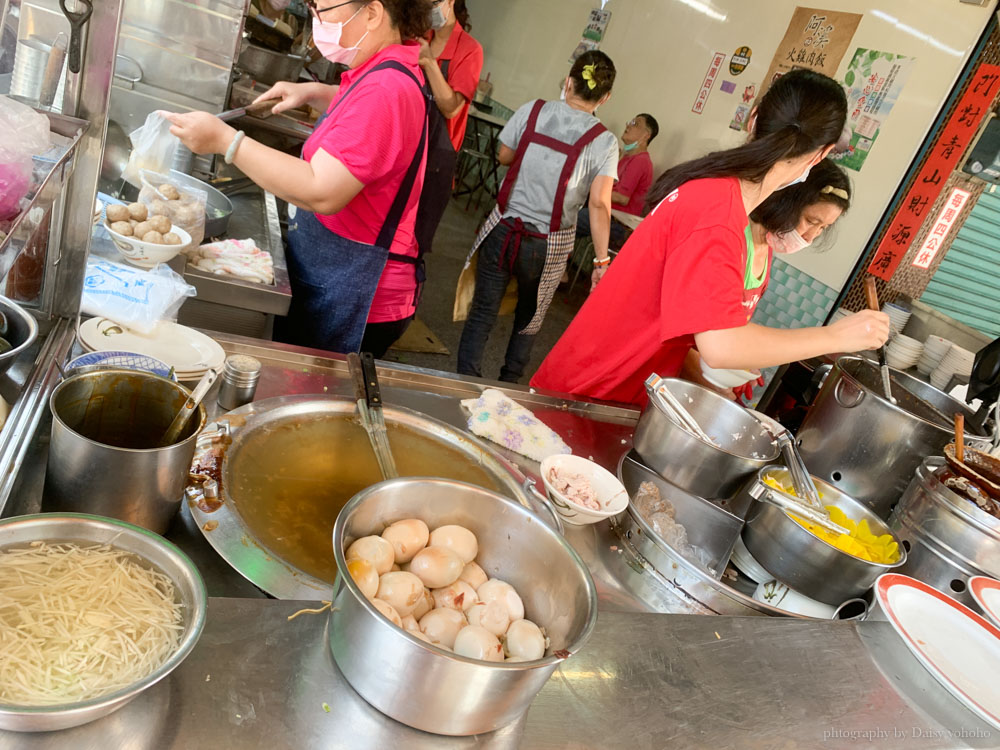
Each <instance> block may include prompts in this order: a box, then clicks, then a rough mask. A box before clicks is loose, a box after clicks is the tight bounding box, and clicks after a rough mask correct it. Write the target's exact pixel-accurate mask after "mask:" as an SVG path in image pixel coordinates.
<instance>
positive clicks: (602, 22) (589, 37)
mask: <svg viewBox="0 0 1000 750" xmlns="http://www.w3.org/2000/svg"><path fill="white" fill-rule="evenodd" d="M610 20H611V11H610V10H604V9H603V6H602V7H601V8H600V9H598V8H593V9H591V11H590V16H589V17H588V18H587V26H586V28H584V30H583V34H582V35H581V39H580V43H579V44H578V45H576V49H575V50H573V54H572V55H570V56H569V62H570V65H572V64H573V63H575V62H576V60H577V58H578V57H580V55H582V54H583V53H584V52H590V51H591V50H595V49H599V48H600V46H601V42H602V41H603V40H604V33H605V32H606V31H607V30H608V22H609V21H610Z"/></svg>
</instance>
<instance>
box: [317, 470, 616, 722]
mask: <svg viewBox="0 0 1000 750" xmlns="http://www.w3.org/2000/svg"><path fill="white" fill-rule="evenodd" d="M333 553H334V558H335V559H336V563H337V568H338V571H339V574H338V578H337V584H336V586H335V589H334V599H333V607H332V609H331V612H330V627H329V639H330V650H331V652H332V654H333V658H334V660H335V661H336V662H337V666H338V667H339V668H340V671H341V672H342V673H343V675H344V677H345V678H346V679H347V681H348V682H349V683H350V684H351V686H352V687H353V688H354V689H355V690H356V691H357V692H358V693H359V694H360V695H361V696H362V697H363V698H364V699H365V700H366V701H368V703H370V704H371V705H372V706H374V707H375V708H377V709H378V710H379V711H381V712H382V713H384V714H386V715H387V716H390V717H391V718H393V719H395V720H396V721H399V722H402V723H403V724H406V725H408V726H411V727H414V728H416V729H421V730H423V731H425V732H433V733H435V734H443V735H453V736H464V735H473V734H480V733H482V732H490V731H493V730H495V729H499V728H500V727H503V726H506V725H507V724H510V723H511V722H513V721H514V720H516V719H517V718H518V717H519V716H521V715H522V714H523V713H524V712H525V711H526V710H527V709H528V706H529V705H530V704H531V701H532V700H533V699H534V697H535V695H537V693H538V691H539V690H541V689H542V686H543V685H544V684H545V682H546V681H547V680H548V679H549V677H550V675H551V674H552V672H554V671H555V669H556V667H557V666H558V665H559V663H560V662H562V661H563V660H565V659H568V658H570V657H571V656H572V655H573V654H574V653H576V652H577V651H579V650H580V649H581V648H582V647H583V646H584V644H585V643H586V642H587V640H588V639H589V638H590V635H591V632H592V631H593V629H594V626H595V624H596V622H597V591H596V589H595V588H594V582H593V579H592V578H591V576H590V572H589V571H588V570H587V566H586V565H585V564H584V563H583V561H582V560H581V559H580V557H579V555H577V553H576V552H575V551H574V550H573V548H572V547H571V546H570V545H569V544H568V543H567V542H566V540H565V539H563V538H562V537H561V536H560V535H559V534H558V533H557V532H555V531H553V530H552V529H551V528H550V527H548V526H547V525H546V524H545V523H544V522H543V521H542V520H541V519H539V518H538V517H537V516H535V515H533V514H532V513H531V511H529V510H528V509H526V508H525V507H523V506H522V505H520V504H518V503H517V502H516V501H514V500H511V499H509V498H506V497H503V496H502V495H499V494H497V493H495V492H491V491H489V490H485V489H482V488H480V487H476V486H473V485H470V484H465V483H462V482H456V481H452V480H447V479H424V478H405V479H394V480H390V481H386V482H382V483H380V484H376V485H374V486H372V487H369V488H368V489H366V490H364V491H362V492H360V493H358V494H357V495H355V496H354V497H353V498H352V499H351V500H350V501H349V502H348V503H347V505H345V506H344V509H343V510H342V511H341V513H340V515H339V516H338V518H337V522H336V524H335V526H334V529H333Z"/></svg>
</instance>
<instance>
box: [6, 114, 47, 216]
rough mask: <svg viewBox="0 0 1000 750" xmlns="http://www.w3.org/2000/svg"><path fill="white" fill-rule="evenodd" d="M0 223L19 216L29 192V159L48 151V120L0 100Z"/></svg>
mask: <svg viewBox="0 0 1000 750" xmlns="http://www.w3.org/2000/svg"><path fill="white" fill-rule="evenodd" d="M0 133H3V134H4V135H3V138H2V139H0V220H3V219H10V218H12V217H14V216H17V215H18V214H19V213H20V212H21V199H22V198H23V197H24V196H25V195H27V194H28V191H29V190H31V171H32V166H33V165H32V160H31V157H32V156H34V155H35V154H42V153H44V152H46V151H48V150H49V147H50V146H51V145H52V142H51V139H50V137H49V118H47V117H46V116H45V115H43V114H41V113H39V112H36V111H35V110H33V109H32V108H31V107H29V106H27V105H25V104H21V103H20V102H18V101H14V100H13V99H10V98H8V97H6V96H0Z"/></svg>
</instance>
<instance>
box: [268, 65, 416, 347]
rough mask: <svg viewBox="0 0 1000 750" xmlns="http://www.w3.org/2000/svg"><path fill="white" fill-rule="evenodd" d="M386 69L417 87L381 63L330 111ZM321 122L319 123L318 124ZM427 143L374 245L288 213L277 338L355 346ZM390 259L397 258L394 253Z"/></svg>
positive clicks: (300, 212) (306, 214)
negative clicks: (287, 294) (283, 302)
mask: <svg viewBox="0 0 1000 750" xmlns="http://www.w3.org/2000/svg"><path fill="white" fill-rule="evenodd" d="M387 68H393V69H395V70H399V71H401V72H403V73H405V74H406V75H408V76H409V77H410V78H412V79H413V80H414V81H415V82H416V83H417V85H420V82H419V81H418V80H417V79H416V78H415V77H414V76H413V74H412V73H411V72H410V71H409V70H407V69H406V68H405V67H403V66H402V65H400V64H399V63H397V62H395V61H388V62H384V63H380V64H379V65H376V66H375V67H374V68H372V69H371V70H370V71H368V72H367V73H366V74H365V75H364V76H362V77H361V78H360V79H358V81H357V82H356V83H355V84H354V86H352V87H351V88H350V89H349V90H348V92H347V93H346V94H345V95H344V96H342V97H341V98H340V99H339V100H338V101H337V104H336V105H335V106H334V109H336V107H337V106H339V105H340V104H341V103H342V102H343V101H344V100H345V99H347V97H348V96H350V93H351V91H353V90H354V89H355V88H356V87H357V85H358V84H360V83H361V81H362V80H364V78H365V77H367V76H368V75H370V74H372V73H374V72H375V71H377V70H384V69H387ZM330 112H331V113H332V112H333V110H332V109H331V110H330ZM324 119H325V117H324ZM321 122H322V120H320V121H319V122H317V123H316V127H319V125H320V123H321ZM426 144H427V131H426V128H425V129H424V132H423V133H422V134H421V138H420V145H419V146H418V147H417V151H416V154H415V155H414V157H413V162H412V163H411V164H410V167H409V169H408V170H407V172H406V175H405V176H404V177H403V181H402V183H401V184H400V188H399V193H398V195H397V196H396V199H395V200H394V201H393V204H392V207H391V208H390V209H389V213H388V215H387V216H386V218H385V223H384V225H383V226H382V229H381V231H380V232H379V235H378V237H377V238H376V240H375V244H373V245H366V244H364V243H362V242H356V241H355V240H349V239H347V238H345V237H341V236H340V235H338V234H336V233H334V232H332V231H331V230H329V229H327V228H326V227H325V226H323V224H321V223H320V221H319V219H317V218H316V214H314V213H313V212H311V211H306V210H304V209H301V208H297V209H295V213H294V215H293V214H291V211H290V212H289V226H288V253H287V263H288V276H289V281H290V283H291V287H292V302H291V305H290V306H289V309H288V315H287V316H286V317H285V318H284V319H281V318H279V319H277V320H276V321H275V326H274V330H275V339H276V340H278V341H282V342H284V343H286V344H296V345H298V346H308V347H311V348H313V349H324V350H326V351H332V352H338V353H340V354H348V353H350V352H356V351H358V350H359V348H360V347H361V339H362V337H363V336H364V332H365V323H366V322H367V320H368V312H369V310H370V309H371V306H372V300H373V299H374V298H375V290H376V289H377V288H378V282H379V279H380V278H381V276H382V271H383V269H384V268H385V264H386V261H387V260H388V259H389V257H390V253H389V248H390V247H391V245H392V241H393V238H394V237H395V236H396V230H397V229H398V227H399V222H400V220H401V219H402V216H403V213H404V211H405V209H406V206H407V204H408V203H409V198H410V194H411V192H412V190H413V186H414V184H415V181H416V177H417V174H418V173H419V171H420V167H421V166H422V165H423V158H424V154H425V151H426ZM391 257H393V258H397V256H396V255H395V254H392V256H391ZM398 257H401V258H406V256H398ZM406 259H407V260H408V261H409V260H415V259H409V258H406Z"/></svg>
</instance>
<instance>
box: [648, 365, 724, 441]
mask: <svg viewBox="0 0 1000 750" xmlns="http://www.w3.org/2000/svg"><path fill="white" fill-rule="evenodd" d="M646 386H647V387H648V388H649V389H650V391H649V392H650V393H652V394H654V395H655V396H656V397H657V398H658V399H659V402H660V405H661V406H662V407H663V408H664V410H665V411H666V412H667V414H668V415H669V416H670V417H671V418H672V419H673V420H674V421H675V422H676V423H677V424H678V425H679V426H680V427H682V428H683V429H685V430H687V431H688V432H690V433H691V434H692V435H694V436H695V437H696V438H699V439H701V440H704V441H705V442H706V443H708V444H709V445H714V446H715V447H716V448H718V447H719V444H718V443H717V442H715V441H714V440H712V438H710V437H709V436H708V434H707V433H706V432H705V431H704V430H703V429H701V425H699V424H698V420H696V419H695V418H694V417H692V416H691V412H689V411H688V410H687V409H685V408H684V407H683V406H682V405H681V402H680V401H678V400H677V397H676V396H675V395H674V394H673V393H671V392H670V388H668V387H667V384H666V382H665V381H664V380H663V378H661V377H660V376H659V375H656V374H655V373H654V374H653V375H650V376H649V377H648V378H646Z"/></svg>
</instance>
